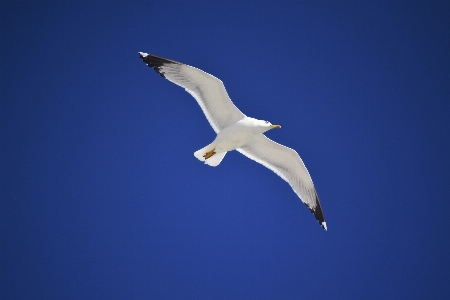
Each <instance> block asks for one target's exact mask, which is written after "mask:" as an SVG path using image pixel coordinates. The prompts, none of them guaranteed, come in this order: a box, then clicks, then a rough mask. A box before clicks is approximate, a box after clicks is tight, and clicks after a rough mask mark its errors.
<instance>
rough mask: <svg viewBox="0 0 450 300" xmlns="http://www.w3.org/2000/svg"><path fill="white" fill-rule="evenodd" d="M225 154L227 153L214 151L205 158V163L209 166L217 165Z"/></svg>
mask: <svg viewBox="0 0 450 300" xmlns="http://www.w3.org/2000/svg"><path fill="white" fill-rule="evenodd" d="M225 154H227V152H226V151H225V152H220V153H216V154H214V155H213V156H211V157H210V158H208V159H207V160H205V164H207V165H209V166H211V167H217V166H218V165H219V164H220V162H221V161H222V159H223V158H224V157H225Z"/></svg>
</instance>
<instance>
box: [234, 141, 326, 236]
mask: <svg viewBox="0 0 450 300" xmlns="http://www.w3.org/2000/svg"><path fill="white" fill-rule="evenodd" d="M236 150H237V151H239V152H241V153H242V154H244V155H245V156H247V157H248V158H250V159H252V160H254V161H256V162H258V163H260V164H262V165H263V166H265V167H267V168H269V169H270V170H272V171H274V172H275V173H276V174H277V175H278V176H280V177H281V178H283V179H284V180H286V181H287V182H288V183H289V185H290V186H291V187H292V189H293V190H294V192H295V193H296V194H297V196H298V197H299V198H300V199H301V200H302V202H303V203H304V204H305V205H306V206H307V207H308V208H309V209H310V211H311V212H312V213H313V214H314V216H315V217H316V219H317V221H319V223H320V225H321V226H322V227H323V229H325V230H327V224H326V222H325V217H324V215H323V212H322V206H321V205H320V201H319V196H318V195H317V192H316V189H315V188H314V184H313V182H312V179H311V176H310V175H309V172H308V170H307V169H306V167H305V165H304V164H303V161H302V159H301V158H300V156H299V155H298V153H297V152H296V151H295V150H293V149H291V148H288V147H285V146H283V145H280V144H278V143H275V142H274V141H272V140H271V139H269V138H267V137H266V136H265V135H263V134H259V135H257V136H255V137H254V138H253V139H252V140H250V141H249V142H248V143H247V144H246V145H244V146H243V147H241V148H239V149H236Z"/></svg>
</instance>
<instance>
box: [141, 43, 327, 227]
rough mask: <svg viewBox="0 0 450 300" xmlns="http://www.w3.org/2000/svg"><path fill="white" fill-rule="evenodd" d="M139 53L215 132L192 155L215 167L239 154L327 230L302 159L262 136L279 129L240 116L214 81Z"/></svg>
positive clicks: (219, 82)
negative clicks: (284, 186)
mask: <svg viewBox="0 0 450 300" xmlns="http://www.w3.org/2000/svg"><path fill="white" fill-rule="evenodd" d="M139 54H140V57H141V58H142V60H143V61H144V62H145V63H146V64H147V65H148V66H149V67H151V68H153V69H154V70H155V71H156V72H158V73H159V74H160V75H161V76H163V77H165V78H166V79H168V80H170V81H171V82H173V83H175V84H177V85H179V86H181V87H183V88H184V89H185V90H186V91H187V92H188V93H189V94H191V95H192V96H193V97H194V98H195V100H197V103H198V104H199V105H200V107H201V109H202V110H203V113H204V114H205V116H206V118H207V119H208V122H209V123H210V124H211V126H212V128H213V129H214V131H215V132H216V133H217V136H216V138H215V140H214V141H213V142H212V143H211V144H209V145H207V146H206V147H203V148H202V149H200V150H198V151H196V152H195V153H194V156H195V157H197V158H198V159H199V160H201V161H204V162H205V163H206V164H208V165H210V166H217V165H219V164H220V162H221V161H222V159H223V158H224V156H225V154H226V153H227V151H232V150H237V151H239V152H240V153H242V154H244V155H245V156H247V157H248V158H250V159H252V160H254V161H256V162H258V163H260V164H262V165H264V166H265V167H267V168H269V169H270V170H272V171H274V172H275V173H276V174H277V175H279V176H280V177H281V178H283V179H284V180H285V181H287V182H288V183H289V185H290V186H291V187H292V189H293V190H294V192H295V193H296V194H297V195H298V197H299V198H300V199H301V200H302V202H303V203H304V204H305V205H306V206H307V207H308V208H309V209H310V210H311V212H312V213H313V214H314V216H315V217H316V219H317V220H318V221H319V223H320V225H321V226H322V227H323V228H324V229H325V230H327V225H326V222H325V218H324V215H323V212H322V207H321V205H320V201H319V197H318V195H317V192H316V189H315V188H314V184H313V182H312V179H311V176H310V175H309V173H308V170H307V169H306V167H305V165H304V164H303V161H302V159H301V158H300V156H299V155H298V154H297V152H296V151H295V150H293V149H291V148H288V147H285V146H283V145H280V144H278V143H276V142H274V141H272V140H270V139H269V138H267V137H266V136H265V135H264V134H263V133H264V132H266V131H267V130H270V129H273V128H280V127H281V126H279V125H272V124H271V123H270V122H268V121H263V120H257V119H254V118H250V117H247V116H246V115H244V114H243V113H242V112H241V111H240V110H239V109H238V108H237V107H236V106H235V105H234V104H233V102H232V101H231V99H230V98H229V97H228V93H227V92H226V90H225V87H224V85H223V83H222V81H220V80H219V79H218V78H216V77H214V76H212V75H210V74H208V73H206V72H203V71H202V70H199V69H197V68H194V67H191V66H188V65H185V64H182V63H179V62H176V61H173V60H170V59H166V58H163V57H159V56H156V55H151V54H147V53H143V52H139Z"/></svg>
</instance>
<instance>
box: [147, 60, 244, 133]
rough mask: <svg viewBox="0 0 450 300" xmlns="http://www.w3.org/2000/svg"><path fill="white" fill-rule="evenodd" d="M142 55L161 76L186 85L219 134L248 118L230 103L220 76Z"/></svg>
mask: <svg viewBox="0 0 450 300" xmlns="http://www.w3.org/2000/svg"><path fill="white" fill-rule="evenodd" d="M139 54H140V56H141V58H142V60H143V61H144V62H145V63H146V64H147V65H148V66H149V67H151V68H153V69H154V70H155V71H156V72H158V74H159V75H161V76H163V77H164V78H166V79H168V80H169V81H172V82H173V83H175V84H177V85H179V86H181V87H183V88H184V89H185V90H186V91H187V92H188V93H189V94H191V95H192V96H193V97H194V98H195V100H197V102H198V104H199V105H200V107H201V108H202V110H203V113H204V114H205V116H206V119H208V122H209V124H211V127H212V128H213V129H214V131H215V132H216V133H218V132H219V131H221V130H222V129H224V128H226V127H228V126H230V125H232V124H234V123H236V122H237V121H239V120H241V119H242V118H244V117H245V115H244V114H243V113H242V112H241V111H240V110H239V109H238V108H237V107H236V106H234V104H233V102H231V99H230V98H229V97H228V93H227V91H226V90H225V87H224V85H223V83H222V81H220V80H219V79H218V78H216V77H214V76H212V75H210V74H208V73H206V72H203V71H202V70H199V69H197V68H194V67H191V66H188V65H185V64H182V63H179V62H177V61H173V60H170V59H167V58H163V57H159V56H156V55H152V54H147V53H143V52H139Z"/></svg>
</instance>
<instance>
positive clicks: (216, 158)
mask: <svg viewBox="0 0 450 300" xmlns="http://www.w3.org/2000/svg"><path fill="white" fill-rule="evenodd" d="M214 148H215V145H213V144H212V143H211V144H209V145H208V146H206V147H203V148H202V149H200V150H197V151H195V152H194V156H195V157H197V159H198V160H200V161H204V162H205V164H207V165H209V166H212V167H215V166H218V165H219V164H220V162H221V161H222V159H223V158H224V156H225V154H227V152H226V151H225V152H220V153H216V154H214V155H213V156H211V157H210V158H208V159H205V158H204V157H203V156H204V155H205V154H206V153H207V152H209V151H211V150H213V149H214Z"/></svg>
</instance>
